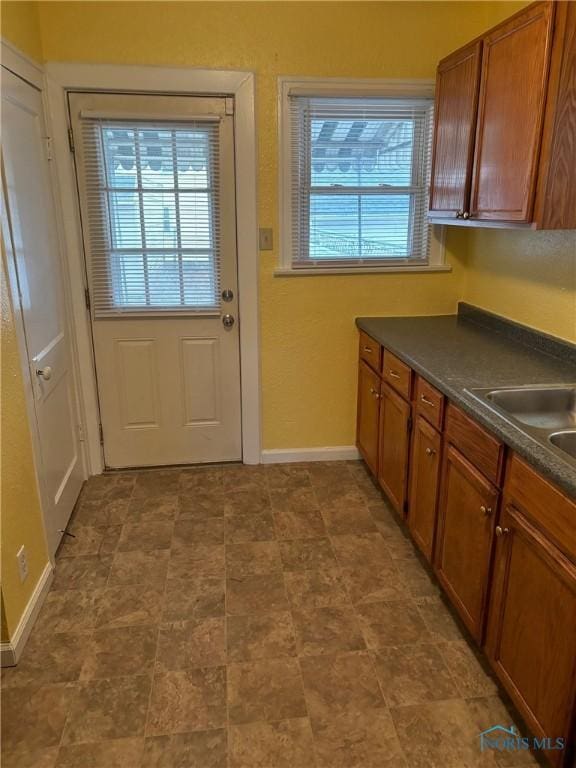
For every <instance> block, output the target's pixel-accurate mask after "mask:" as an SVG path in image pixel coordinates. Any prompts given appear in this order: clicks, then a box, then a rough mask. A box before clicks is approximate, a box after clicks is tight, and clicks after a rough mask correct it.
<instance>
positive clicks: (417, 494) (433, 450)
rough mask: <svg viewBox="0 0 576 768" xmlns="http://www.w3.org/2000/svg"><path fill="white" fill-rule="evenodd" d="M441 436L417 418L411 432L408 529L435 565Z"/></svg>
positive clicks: (420, 417)
mask: <svg viewBox="0 0 576 768" xmlns="http://www.w3.org/2000/svg"><path fill="white" fill-rule="evenodd" d="M441 451H442V435H441V434H440V432H438V431H437V430H436V429H434V427H433V426H431V425H430V424H429V423H428V422H427V421H426V420H425V419H423V418H422V416H418V417H417V418H416V421H415V423H414V431H413V433H412V456H411V461H410V492H409V503H408V527H409V529H410V532H411V533H412V536H413V538H414V541H415V542H416V544H417V545H418V547H419V549H420V550H421V552H422V554H423V555H424V556H425V557H426V559H427V560H428V561H429V562H432V554H433V548H434V534H435V531H436V511H437V500H438V487H439V485H440V459H441Z"/></svg>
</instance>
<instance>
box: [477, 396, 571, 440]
mask: <svg viewBox="0 0 576 768" xmlns="http://www.w3.org/2000/svg"><path fill="white" fill-rule="evenodd" d="M484 397H485V398H486V400H488V401H489V402H490V403H493V404H494V405H495V406H497V407H498V408H500V409H501V410H503V411H505V412H506V413H508V414H509V415H510V416H512V417H513V418H514V419H516V421H519V422H521V423H522V424H527V425H528V426H530V427H536V428H537V429H545V430H548V431H550V430H553V429H569V428H570V427H576V386H564V387H519V388H517V389H494V390H490V391H485V392H484ZM574 434H575V435H576V432H575V433H574ZM572 439H574V437H573V438H572ZM550 440H551V442H553V441H552V439H551V438H550ZM554 445H556V443H554Z"/></svg>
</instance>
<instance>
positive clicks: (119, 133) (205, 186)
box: [82, 117, 221, 318]
mask: <svg viewBox="0 0 576 768" xmlns="http://www.w3.org/2000/svg"><path fill="white" fill-rule="evenodd" d="M82 142H83V157H84V170H85V187H86V200H87V209H88V238H89V251H90V277H91V294H92V307H93V312H94V317H96V318H102V317H109V316H115V317H117V316H119V315H132V314H143V313H144V314H145V313H154V314H157V313H163V312H166V313H174V312H184V313H205V314H213V313H215V312H218V311H219V308H220V262H221V258H220V216H219V163H218V156H219V122H218V119H217V118H214V119H213V120H212V121H206V120H201V121H200V120H199V121H197V122H194V121H187V122H178V123H174V122H172V123H170V122H164V121H154V122H150V121H144V120H111V119H89V118H84V117H83V118H82Z"/></svg>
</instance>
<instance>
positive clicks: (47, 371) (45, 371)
mask: <svg viewBox="0 0 576 768" xmlns="http://www.w3.org/2000/svg"><path fill="white" fill-rule="evenodd" d="M36 376H39V377H40V378H41V379H44V381H50V379H51V378H52V368H50V366H49V365H47V366H46V367H45V368H37V369H36Z"/></svg>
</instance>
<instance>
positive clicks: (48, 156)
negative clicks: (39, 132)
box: [44, 136, 54, 161]
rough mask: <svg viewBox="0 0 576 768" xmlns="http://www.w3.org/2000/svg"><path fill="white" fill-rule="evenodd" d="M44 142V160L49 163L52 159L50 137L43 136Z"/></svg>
mask: <svg viewBox="0 0 576 768" xmlns="http://www.w3.org/2000/svg"><path fill="white" fill-rule="evenodd" d="M44 141H45V142H46V160H48V161H50V160H52V158H53V157H54V155H53V153H52V138H51V137H50V136H44Z"/></svg>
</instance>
